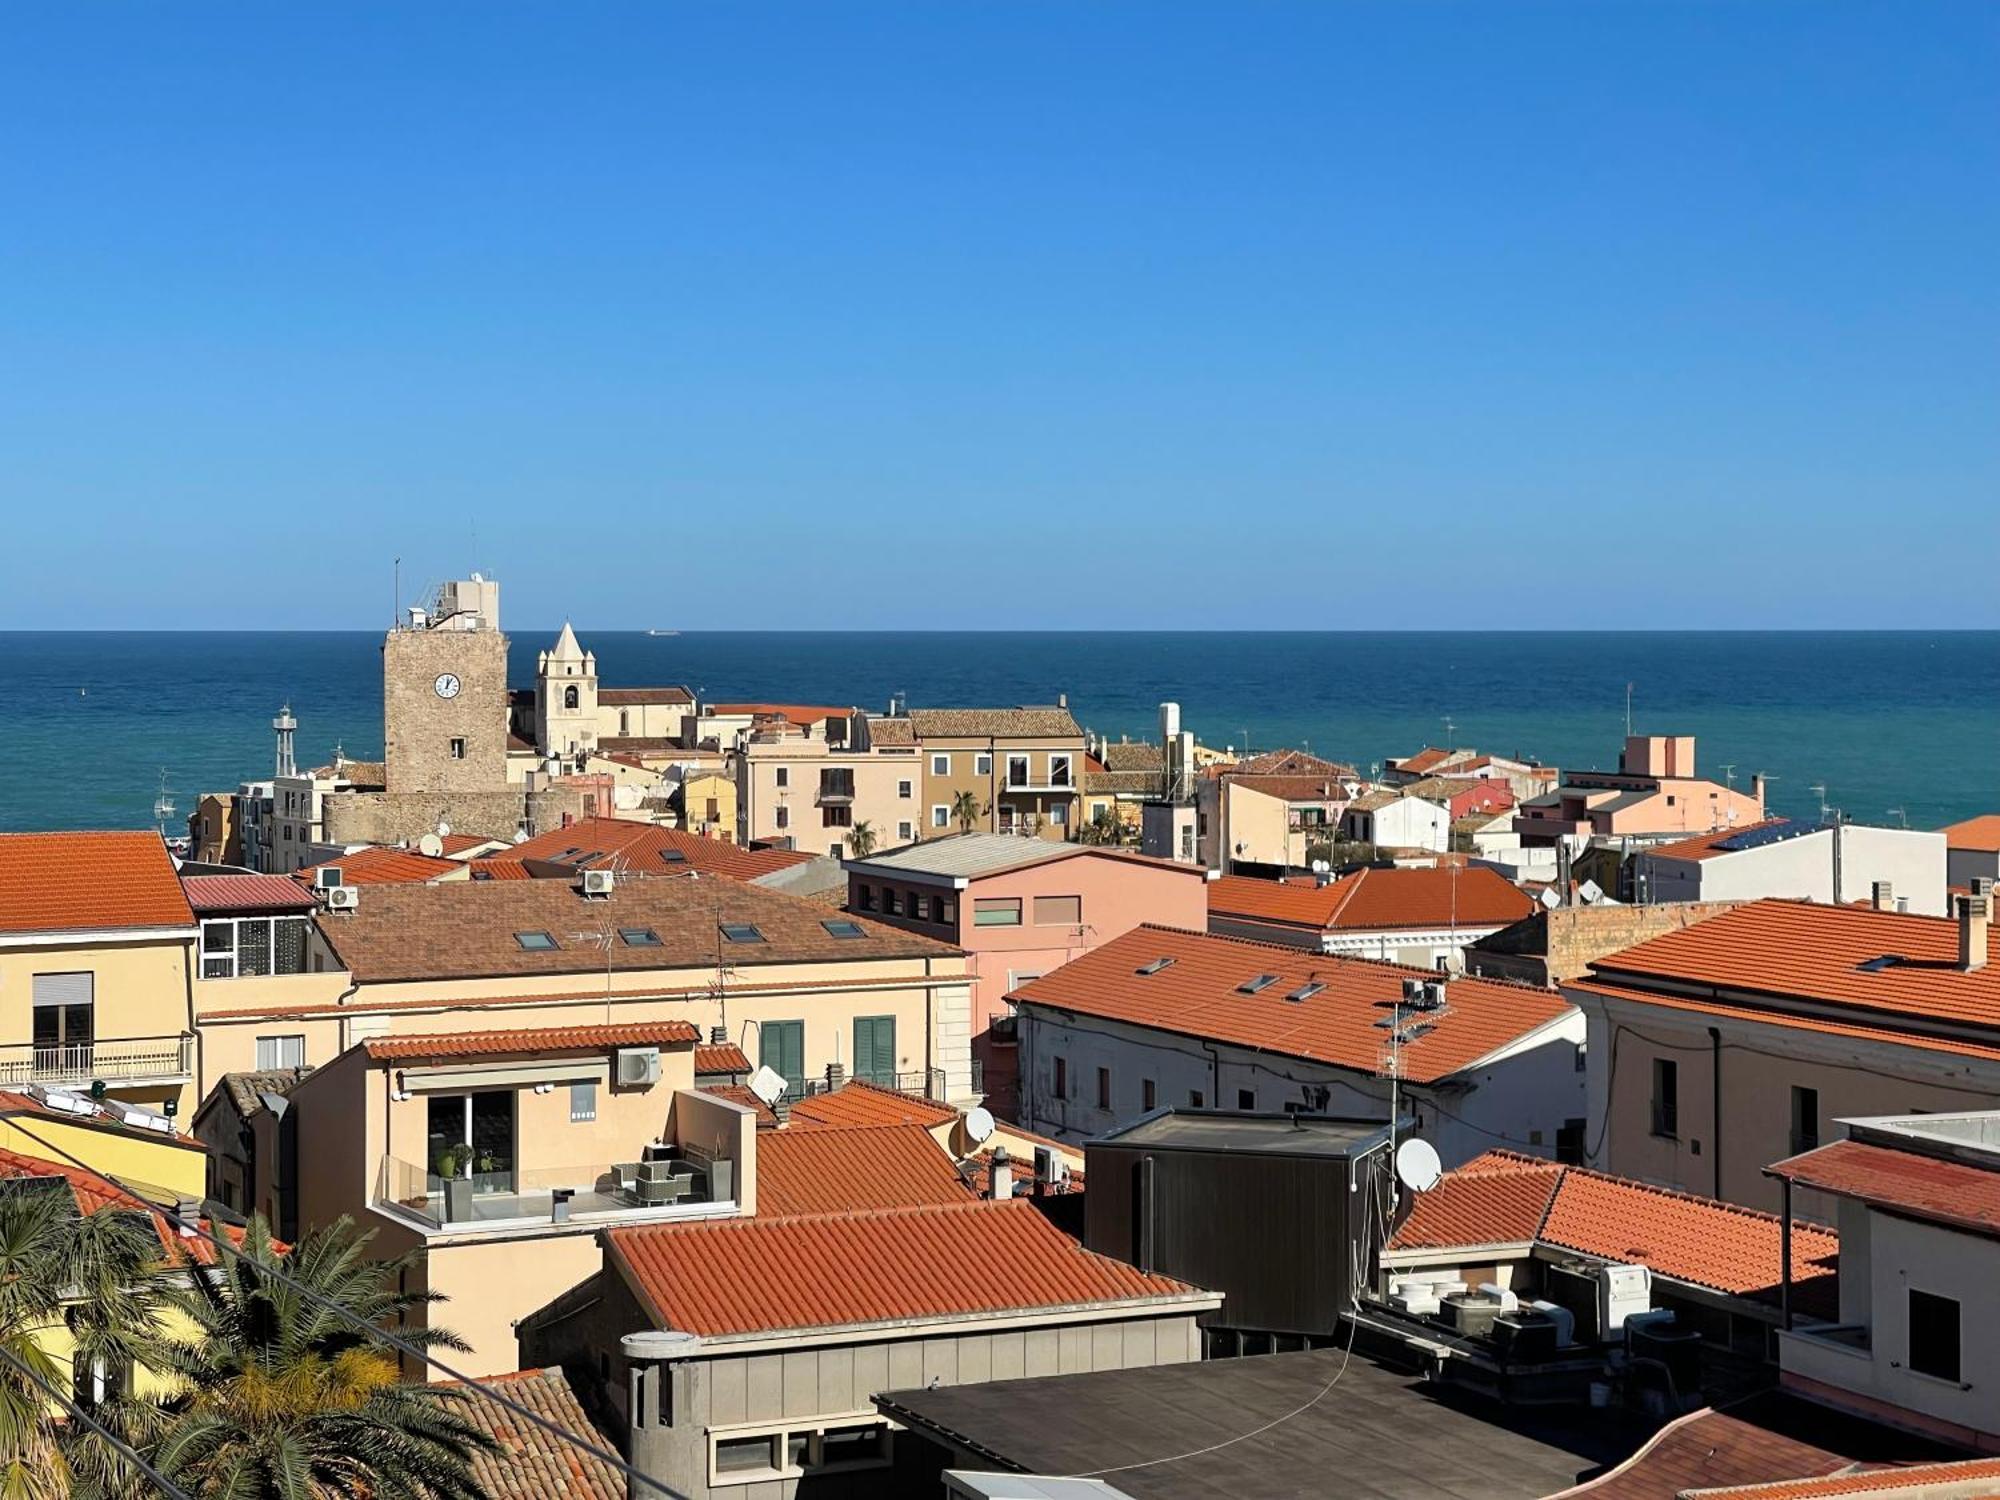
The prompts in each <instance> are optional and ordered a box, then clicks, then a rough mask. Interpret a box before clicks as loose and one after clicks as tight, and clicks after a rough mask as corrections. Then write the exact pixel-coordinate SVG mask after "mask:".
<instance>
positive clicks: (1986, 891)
mask: <svg viewBox="0 0 2000 1500" xmlns="http://www.w3.org/2000/svg"><path fill="white" fill-rule="evenodd" d="M1991 886H1992V882H1991V881H1984V880H1979V881H1974V882H1973V888H1974V891H1975V894H1973V895H1970V896H1960V897H1959V898H1958V970H1959V972H1960V973H1961V974H1970V973H1973V972H1974V971H1975V970H1979V969H1983V968H1985V967H1986V924H1987V920H1988V919H1989V918H1990V917H1991V916H1992V914H1993V897H1992V895H1991Z"/></svg>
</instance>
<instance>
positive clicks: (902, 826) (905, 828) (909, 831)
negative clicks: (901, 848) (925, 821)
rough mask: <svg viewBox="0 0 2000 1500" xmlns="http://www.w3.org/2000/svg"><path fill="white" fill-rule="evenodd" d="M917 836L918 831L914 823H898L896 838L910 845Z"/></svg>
mask: <svg viewBox="0 0 2000 1500" xmlns="http://www.w3.org/2000/svg"><path fill="white" fill-rule="evenodd" d="M916 836H917V829H916V825H915V824H914V823H898V824H897V825H896V837H897V838H898V839H900V840H901V841H902V842H903V843H906V844H907V843H909V842H910V841H911V840H913V839H914V838H916Z"/></svg>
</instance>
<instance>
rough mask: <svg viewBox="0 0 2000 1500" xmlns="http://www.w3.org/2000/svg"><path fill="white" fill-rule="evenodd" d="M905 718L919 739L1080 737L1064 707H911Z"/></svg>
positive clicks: (1080, 733)
mask: <svg viewBox="0 0 2000 1500" xmlns="http://www.w3.org/2000/svg"><path fill="white" fill-rule="evenodd" d="M909 721H910V730H911V732H912V733H913V734H914V735H915V736H916V738H918V739H919V740H935V739H946V740H949V739H961V738H966V739H1038V740H1039V739H1070V738H1075V739H1078V740H1081V739H1082V738H1083V731H1082V730H1081V729H1079V728H1078V727H1077V722H1076V720H1075V719H1073V718H1071V717H1070V712H1069V710H1068V709H1066V708H913V709H911V710H910V712H909ZM883 743H885V744H886V743H887V741H884V742H883Z"/></svg>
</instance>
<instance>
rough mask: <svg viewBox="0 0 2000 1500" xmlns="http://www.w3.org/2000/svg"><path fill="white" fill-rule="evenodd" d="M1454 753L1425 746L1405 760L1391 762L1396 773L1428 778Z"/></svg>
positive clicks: (1432, 746) (1433, 746)
mask: <svg viewBox="0 0 2000 1500" xmlns="http://www.w3.org/2000/svg"><path fill="white" fill-rule="evenodd" d="M1454 753H1456V752H1453V751H1450V750H1440V749H1438V748H1437V747H1436V746H1435V745H1426V746H1424V748H1423V749H1421V750H1419V751H1418V752H1417V753H1416V754H1415V755H1412V756H1411V757H1410V758H1409V759H1407V760H1398V761H1391V762H1390V764H1391V765H1392V766H1394V767H1395V768H1396V769H1397V770H1398V771H1401V772H1404V773H1405V774H1406V775H1410V776H1428V775H1429V774H1430V773H1431V772H1432V771H1434V770H1436V769H1437V768H1438V767H1439V766H1441V765H1443V764H1444V763H1445V762H1446V761H1448V760H1450V759H1451V758H1452V756H1453V754H1454Z"/></svg>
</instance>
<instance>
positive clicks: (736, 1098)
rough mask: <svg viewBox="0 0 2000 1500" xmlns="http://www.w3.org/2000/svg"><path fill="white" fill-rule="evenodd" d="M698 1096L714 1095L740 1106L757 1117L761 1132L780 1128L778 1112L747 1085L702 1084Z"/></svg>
mask: <svg viewBox="0 0 2000 1500" xmlns="http://www.w3.org/2000/svg"><path fill="white" fill-rule="evenodd" d="M695 1092H696V1093H698V1094H713V1095H714V1096H715V1097H716V1098H718V1099H727V1100H728V1101H729V1102H730V1103H731V1104H740V1105H742V1106H743V1107H744V1108H745V1109H747V1110H749V1111H750V1112H751V1113H752V1114H754V1115H756V1117H757V1128H758V1129H759V1130H776V1129H777V1128H778V1116H777V1112H776V1111H775V1110H773V1109H772V1108H771V1106H770V1105H768V1104H766V1103H765V1102H764V1101H763V1100H762V1099H759V1098H758V1097H757V1096H756V1095H755V1094H753V1093H751V1092H750V1086H749V1085H748V1084H745V1083H702V1084H697V1085H695Z"/></svg>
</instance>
